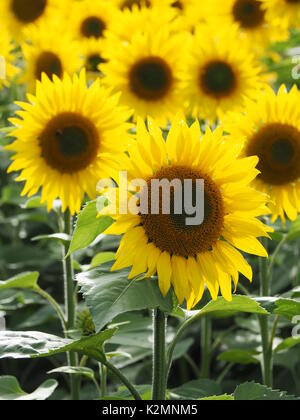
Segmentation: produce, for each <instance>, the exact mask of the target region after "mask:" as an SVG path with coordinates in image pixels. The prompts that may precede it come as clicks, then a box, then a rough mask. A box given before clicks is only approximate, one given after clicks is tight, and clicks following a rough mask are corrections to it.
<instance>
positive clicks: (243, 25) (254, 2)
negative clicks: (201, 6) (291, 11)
mask: <svg viewBox="0 0 300 420" xmlns="http://www.w3.org/2000/svg"><path fill="white" fill-rule="evenodd" d="M208 13H209V16H210V19H212V18H213V19H214V20H215V23H214V24H215V25H219V26H222V25H223V26H224V25H232V24H237V25H238V27H239V34H240V35H241V38H242V39H243V40H244V41H248V42H249V44H250V46H251V48H252V49H253V50H254V51H256V52H258V53H262V52H265V49H266V47H268V45H269V44H270V43H271V42H274V41H278V40H282V39H285V38H287V37H288V32H287V31H284V30H283V29H282V28H281V26H280V27H279V26H278V24H276V22H274V20H273V19H268V18H267V16H266V12H265V10H264V8H263V2H262V1H261V0H226V1H223V2H220V1H219V0H211V1H210V2H209V12H208ZM217 27H218V26H217Z"/></svg>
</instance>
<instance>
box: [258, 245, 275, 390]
mask: <svg viewBox="0 0 300 420" xmlns="http://www.w3.org/2000/svg"><path fill="white" fill-rule="evenodd" d="M264 245H265V246H266V243H264ZM273 261H275V258H274V256H273ZM273 265H274V263H273ZM273 265H272V263H271V264H270V266H269V264H268V260H267V259H265V258H260V259H259V268H260V295H261V296H262V297H265V296H270V295H271V272H272V267H273ZM270 267H271V270H270ZM259 323H260V332H261V338H262V347H263V362H262V374H263V382H264V385H266V386H268V387H270V388H272V387H273V349H272V348H271V346H270V332H269V318H268V317H267V316H264V315H261V316H259Z"/></svg>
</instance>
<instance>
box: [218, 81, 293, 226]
mask: <svg viewBox="0 0 300 420" xmlns="http://www.w3.org/2000/svg"><path fill="white" fill-rule="evenodd" d="M299 99H300V94H299V91H298V89H297V87H296V86H295V87H294V88H293V89H292V90H291V91H290V92H289V93H288V92H287V90H286V88H285V86H282V87H281V88H280V90H279V92H278V95H276V94H275V93H274V92H273V90H272V89H271V88H268V89H266V91H265V93H264V95H262V96H261V97H259V98H258V100H257V101H256V102H252V101H249V102H248V103H247V106H246V108H245V111H244V112H243V113H242V114H232V115H230V116H229V117H228V119H227V121H226V124H225V128H226V129H227V130H228V131H229V132H230V133H232V134H233V135H234V136H236V137H240V138H241V139H243V141H242V142H241V149H242V152H241V153H242V155H243V156H258V158H259V164H258V169H259V171H260V174H259V176H258V177H257V179H256V181H255V184H256V186H257V188H259V189H260V190H262V191H264V192H267V193H268V194H270V196H271V202H270V209H271V211H272V214H273V221H276V219H277V218H278V217H279V216H280V217H281V219H282V220H283V222H284V221H285V217H286V216H287V217H288V218H289V219H290V220H295V219H296V218H297V215H298V213H300V193H299V191H300V167H299V159H300V129H299V127H300V113H299V112H298V111H297V109H298V106H297V104H298V102H299Z"/></svg>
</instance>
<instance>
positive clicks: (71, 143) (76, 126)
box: [39, 112, 99, 173]
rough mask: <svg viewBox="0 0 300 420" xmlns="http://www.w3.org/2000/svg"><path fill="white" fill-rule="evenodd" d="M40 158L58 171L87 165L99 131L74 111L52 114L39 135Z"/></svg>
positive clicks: (93, 157)
mask: <svg viewBox="0 0 300 420" xmlns="http://www.w3.org/2000/svg"><path fill="white" fill-rule="evenodd" d="M39 143H40V147H41V154H42V157H43V158H44V159H45V161H46V162H47V164H48V165H49V166H51V167H52V168H53V169H56V170H58V171H59V172H61V173H74V172H78V171H80V170H82V169H85V168H86V167H87V166H89V165H90V164H91V163H92V162H93V161H94V159H95V157H96V156H97V151H98V148H99V134H98V131H97V128H96V127H95V126H94V124H93V123H92V122H91V121H90V120H89V119H87V118H85V117H83V116H81V115H79V114H76V113H72V112H70V113H62V114H59V115H57V116H56V117H54V118H53V119H52V120H51V121H50V122H49V123H48V125H47V126H46V128H45V129H44V131H43V132H42V133H41V135H40V136H39Z"/></svg>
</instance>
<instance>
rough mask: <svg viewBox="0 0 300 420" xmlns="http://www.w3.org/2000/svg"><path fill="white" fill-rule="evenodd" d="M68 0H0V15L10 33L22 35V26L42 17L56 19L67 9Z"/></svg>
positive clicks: (36, 21) (35, 21)
mask: <svg viewBox="0 0 300 420" xmlns="http://www.w3.org/2000/svg"><path fill="white" fill-rule="evenodd" d="M68 4H70V1H69V0H64V1H60V0H1V1H0V16H1V19H2V20H3V22H5V24H6V25H7V27H8V28H9V30H10V31H11V33H12V34H13V35H14V36H15V37H16V38H17V39H20V38H21V37H22V33H23V30H24V28H26V27H27V26H28V25H30V24H33V23H35V24H36V23H39V22H40V21H41V20H43V19H44V18H52V19H57V18H58V17H61V15H62V14H64V13H65V11H66V10H67V6H68Z"/></svg>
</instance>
